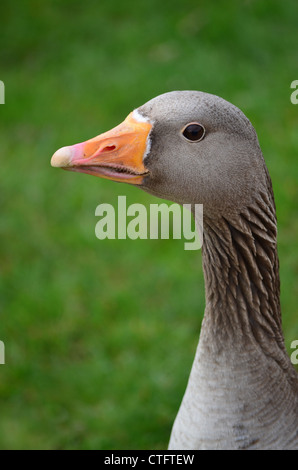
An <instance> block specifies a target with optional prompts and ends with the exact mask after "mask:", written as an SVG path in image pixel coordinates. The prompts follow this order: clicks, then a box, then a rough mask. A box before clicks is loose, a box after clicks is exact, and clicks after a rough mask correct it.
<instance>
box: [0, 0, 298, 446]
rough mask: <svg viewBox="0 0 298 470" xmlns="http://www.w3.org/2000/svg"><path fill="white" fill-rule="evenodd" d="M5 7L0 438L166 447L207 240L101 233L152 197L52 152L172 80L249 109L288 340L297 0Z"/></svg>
mask: <svg viewBox="0 0 298 470" xmlns="http://www.w3.org/2000/svg"><path fill="white" fill-rule="evenodd" d="M0 10H1V31H0V38H1V43H0V48H1V53H0V70H1V75H0V79H1V80H3V81H4V83H5V95H6V103H5V105H2V106H0V113H1V141H0V148H1V177H0V178H1V193H0V200H1V217H0V233H1V244H0V253H1V265H0V266H1V284H0V308H1V327H0V339H1V340H2V341H4V343H5V347H6V350H5V351H6V364H5V365H2V366H0V377H1V380H0V416H1V419H0V448H2V449H21V448H22V449H23V448H24V449H95V448H97V449H164V448H165V447H166V446H167V443H168V438H169V435H170V430H171V426H172V423H173V420H174V417H175V414H176V412H177V410H178V407H179V404H180V401H181V398H182V395H183V392H184V390H185V387H186V383H187V378H188V375H189V371H190V367H191V364H192V360H193V357H194V352H195V348H196V344H197V341H198V336H199V330H200V324H201V320H202V314H203V311H204V285H203V276H202V269H201V253H200V252H192V251H185V250H184V249H183V243H184V242H183V240H151V241H150V240H147V241H146V240H137V241H132V240H124V241H113V240H105V241H99V240H98V239H96V237H95V234H94V229H95V224H96V221H97V219H96V218H95V215H94V212H95V208H96V206H97V205H98V204H101V203H104V202H105V203H111V204H113V205H115V206H116V205H117V196H118V195H126V196H127V198H128V204H130V203H134V202H141V203H144V204H145V205H146V206H147V207H149V204H150V203H152V202H154V203H157V202H159V201H158V200H157V199H155V198H154V197H151V196H149V195H147V194H146V193H143V192H142V191H139V190H138V189H137V188H134V187H129V186H126V185H119V184H115V183H112V182H110V181H107V180H101V179H98V178H92V177H91V176H87V175H81V174H75V173H67V172H63V171H60V170H57V169H53V168H51V167H50V158H51V155H52V154H53V153H54V151H55V150H56V149H58V148H59V147H61V146H64V145H70V144H73V143H76V142H81V141H84V140H86V139H89V138H91V137H93V136H95V135H97V134H99V133H101V132H103V131H106V130H108V129H109V128H111V127H114V126H115V125H116V124H118V123H120V122H121V121H122V120H123V119H124V118H125V117H126V115H127V114H128V113H129V112H130V111H131V110H133V109H134V108H136V107H138V106H140V105H141V104H143V103H144V102H146V101H148V100H149V99H151V98H153V97H154V96H156V95H158V94H161V93H164V92H166V91H170V90H177V89H195V90H203V91H207V92H209V93H214V94H217V95H220V96H222V97H224V98H225V99H227V100H229V101H231V102H232V103H234V104H235V105H236V106H238V107H240V108H241V109H242V110H243V111H244V112H245V114H246V115H247V116H248V117H249V119H250V120H251V121H252V123H253V125H254V126H255V128H256V130H257V132H258V136H259V140H260V144H261V147H262V149H263V152H264V156H265V159H266V162H267V165H268V168H269V170H270V173H271V176H272V180H273V187H274V191H275V197H276V204H277V215H278V222H279V254H280V262H281V269H280V273H281V301H282V311H283V327H284V333H285V338H286V346H287V349H288V351H289V352H290V351H291V350H290V344H291V341H293V340H295V339H298V316H297V298H298V291H297V271H298V246H297V235H298V218H297V196H298V194H297V180H298V166H297V163H296V160H297V156H298V133H297V128H298V106H295V105H293V104H291V102H290V95H291V92H292V90H291V89H290V84H291V82H292V81H293V80H295V79H298V71H297V65H298V60H297V59H298V48H297V43H298V41H297V39H298V33H297V31H298V30H297V17H298V3H297V1H296V0H288V1H287V2H281V1H280V0H278V1H275V0H258V1H257V0H254V1H244V2H238V1H234V2H231V1H227V2H220V1H219V2H215V1H214V2H211V1H210V0H208V1H207V0H203V1H198V0H197V1H191V0H185V1H183V2H181V0H163V1H161V0H150V1H132V0H126V1H125V2H123V1H120V0H119V1H112V0H110V1H107V0H103V1H91V0H86V1H66V0H64V1H58V0H57V1H49V2H40V1H38V0H35V1H33V0H32V1H24V2H1V6H0Z"/></svg>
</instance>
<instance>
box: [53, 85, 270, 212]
mask: <svg viewBox="0 0 298 470" xmlns="http://www.w3.org/2000/svg"><path fill="white" fill-rule="evenodd" d="M51 164H52V166H54V167H61V168H63V169H66V170H71V171H77V172H83V173H88V174H92V175H95V176H99V177H103V178H108V179H111V180H114V181H117V182H126V183H128V184H132V185H137V186H139V187H140V188H142V189H143V190H145V191H147V192H149V193H151V194H154V195H156V196H159V197H161V198H164V199H168V200H171V201H174V202H177V203H179V204H196V203H197V204H203V205H204V214H206V215H207V214H209V216H210V217H212V218H213V217H217V216H220V215H222V214H224V213H225V212H234V211H237V212H239V211H241V209H243V207H245V206H247V205H248V204H250V202H251V200H252V197H253V195H254V194H255V192H256V188H262V187H263V186H264V184H266V171H265V170H264V161H263V158H262V153H261V150H260V147H259V143H258V139H257V135H256V132H255V130H254V128H253V126H252V125H251V123H250V121H249V120H248V119H247V118H246V117H245V115H244V114H243V113H242V112H241V111H240V110H239V109H238V108H237V107H235V106H234V105H232V104H231V103H229V102H227V101H225V100H224V99H222V98H220V97H218V96H215V95H211V94H208V93H204V92H199V91H174V92H169V93H165V94H163V95H160V96H157V97H156V98H154V99H152V100H150V101H148V102H147V103H146V104H144V105H143V106H140V107H139V108H137V109H136V110H134V111H133V112H132V113H130V114H129V116H128V117H127V118H126V119H125V121H124V122H123V123H122V124H120V125H119V126H117V127H115V128H114V129H112V130H111V131H108V132H105V133H103V134H101V135H99V136H97V137H95V138H93V139H90V140H87V141H86V142H83V143H80V144H75V145H73V146H69V147H63V148H61V149H59V150H58V151H57V152H56V153H55V154H54V155H53V157H52V160H51Z"/></svg>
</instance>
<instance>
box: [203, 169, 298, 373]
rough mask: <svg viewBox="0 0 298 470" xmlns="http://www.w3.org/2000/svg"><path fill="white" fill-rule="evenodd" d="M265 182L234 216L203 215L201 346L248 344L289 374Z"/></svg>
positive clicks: (271, 210) (270, 197) (268, 190)
mask: <svg viewBox="0 0 298 470" xmlns="http://www.w3.org/2000/svg"><path fill="white" fill-rule="evenodd" d="M267 183H268V186H267V188H266V190H265V191H262V192H259V193H258V195H257V197H255V199H254V201H253V202H252V203H251V204H250V205H248V206H247V207H246V208H245V209H243V210H241V211H240V212H239V213H238V214H235V213H234V212H231V214H229V215H225V216H222V217H221V218H216V219H211V218H208V216H207V217H206V216H204V243H203V269H204V276H205V291H206V310H205V317H204V322H203V327H202V331H201V341H202V342H204V341H208V342H210V341H214V342H216V343H217V344H218V345H219V347H220V348H222V347H226V348H230V347H231V344H235V343H238V345H239V344H242V345H243V346H245V345H247V344H248V343H250V345H251V346H252V347H253V346H255V347H256V348H258V349H259V348H261V350H262V351H263V353H264V354H265V355H266V356H268V357H270V358H273V359H274V360H275V361H276V362H277V363H278V364H279V365H280V366H281V367H282V369H286V370H289V369H290V370H292V367H291V364H290V361H289V358H288V355H287V353H286V349H285V345H284V338H283V333H282V325H281V310H280V281H279V261H278V254H277V225H276V214H275V204H274V198H273V192H272V187H271V180H270V178H269V175H268V179H267ZM290 375H292V374H290ZM295 378H296V377H295Z"/></svg>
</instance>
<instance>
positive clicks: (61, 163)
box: [51, 147, 72, 168]
mask: <svg viewBox="0 0 298 470" xmlns="http://www.w3.org/2000/svg"><path fill="white" fill-rule="evenodd" d="M71 157H72V150H71V148H70V147H61V148H60V149H59V150H57V152H55V153H54V155H53V156H52V159H51V165H52V166H53V167H56V168H60V167H66V166H69V163H70V162H71Z"/></svg>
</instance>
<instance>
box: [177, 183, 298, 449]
mask: <svg viewBox="0 0 298 470" xmlns="http://www.w3.org/2000/svg"><path fill="white" fill-rule="evenodd" d="M269 182H270V180H269ZM268 186H269V184H268ZM276 236H277V230H276V217H275V205H274V199H273V194H272V191H271V184H270V186H269V187H268V192H264V193H260V194H259V195H258V197H257V198H256V199H255V201H254V203H253V204H251V206H249V207H246V208H245V210H242V211H241V212H240V213H238V214H235V213H234V212H232V213H231V214H229V215H225V217H217V218H210V217H208V215H207V216H206V214H204V242H203V247H202V250H203V270H204V277H205V291H206V308H205V315H204V319H203V323H202V328H201V334H200V341H199V345H198V349H197V352H196V357H195V360H194V364H193V367H192V371H191V375H190V378H189V382H188V386H187V389H186V392H185V395H184V398H183V401H182V404H181V407H180V410H179V413H178V415H177V417H176V421H175V424H174V427H173V431H172V435H171V440H170V448H171V449H181V448H189V449H195V448H198V449H200V448H223V449H226V448H266V447H269V448H275V447H276V446H277V447H279V446H281V448H284V447H287V446H290V447H291V446H292V445H294V446H296V445H298V435H297V426H298V400H297V393H298V382H297V374H296V372H295V370H294V368H293V367H292V364H291V363H290V360H289V357H288V355H287V352H286V349H285V345H284V339H283V334H282V327H281V312H280V300H279V273H278V255H277V247H276ZM289 410H290V411H289ZM256 416H258V418H257V419H256ZM284 430H285V432H284ZM264 433H265V434H266V433H267V434H266V436H265V437H263V436H264Z"/></svg>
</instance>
